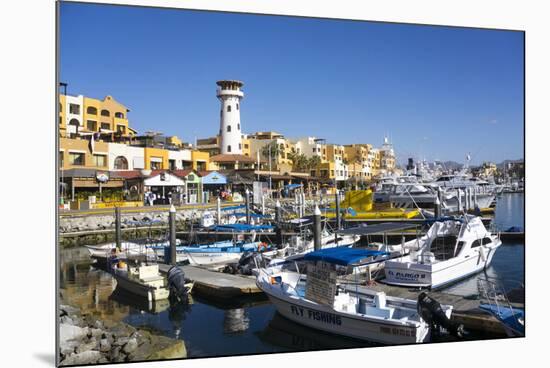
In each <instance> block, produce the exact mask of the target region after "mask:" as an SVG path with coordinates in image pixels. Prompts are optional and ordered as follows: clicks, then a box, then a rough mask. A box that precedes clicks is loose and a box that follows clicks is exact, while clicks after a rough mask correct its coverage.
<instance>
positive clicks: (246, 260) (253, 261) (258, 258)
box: [223, 252, 264, 275]
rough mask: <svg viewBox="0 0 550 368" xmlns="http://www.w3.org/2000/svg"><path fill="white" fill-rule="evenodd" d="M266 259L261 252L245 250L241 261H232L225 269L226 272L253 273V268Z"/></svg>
mask: <svg viewBox="0 0 550 368" xmlns="http://www.w3.org/2000/svg"><path fill="white" fill-rule="evenodd" d="M263 262H264V260H263V257H262V255H261V254H259V253H256V252H245V253H244V254H243V255H242V256H241V258H240V259H239V262H237V263H230V264H228V265H227V266H225V268H224V269H223V272H224V273H230V274H233V275H234V274H241V275H252V270H253V269H254V268H256V267H258V266H261V265H262V264H263Z"/></svg>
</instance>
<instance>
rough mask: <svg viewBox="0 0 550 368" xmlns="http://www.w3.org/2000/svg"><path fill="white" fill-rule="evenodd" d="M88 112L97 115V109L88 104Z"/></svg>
mask: <svg viewBox="0 0 550 368" xmlns="http://www.w3.org/2000/svg"><path fill="white" fill-rule="evenodd" d="M86 112H87V113H88V114H90V115H97V109H96V108H95V107H93V106H88V108H87V109H86Z"/></svg>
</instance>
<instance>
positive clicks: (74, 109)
mask: <svg viewBox="0 0 550 368" xmlns="http://www.w3.org/2000/svg"><path fill="white" fill-rule="evenodd" d="M69 113H70V114H74V115H80V105H77V104H69Z"/></svg>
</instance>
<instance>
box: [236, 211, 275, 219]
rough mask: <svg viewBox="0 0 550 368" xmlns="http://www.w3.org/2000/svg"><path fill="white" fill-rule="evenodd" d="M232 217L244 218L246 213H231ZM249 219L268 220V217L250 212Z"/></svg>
mask: <svg viewBox="0 0 550 368" xmlns="http://www.w3.org/2000/svg"><path fill="white" fill-rule="evenodd" d="M233 215H235V216H242V217H244V216H246V212H233ZM250 217H256V218H268V217H269V216H268V215H262V214H259V213H252V212H250Z"/></svg>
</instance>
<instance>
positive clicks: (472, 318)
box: [159, 264, 524, 337]
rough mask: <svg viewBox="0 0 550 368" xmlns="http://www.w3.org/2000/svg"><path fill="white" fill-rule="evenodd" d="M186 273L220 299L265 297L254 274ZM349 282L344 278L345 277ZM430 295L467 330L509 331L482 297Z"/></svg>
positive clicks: (396, 291) (394, 292) (404, 293)
mask: <svg viewBox="0 0 550 368" xmlns="http://www.w3.org/2000/svg"><path fill="white" fill-rule="evenodd" d="M170 267H172V266H170V265H165V264H160V265H159V268H160V271H161V272H162V273H167V272H168V270H169V269H170ZM178 267H180V268H181V269H182V270H183V272H185V278H186V279H187V280H188V281H190V282H194V286H193V292H194V293H195V292H196V293H197V294H199V295H201V296H204V297H207V298H208V297H209V298H213V299H217V300H222V301H223V300H230V299H233V300H234V299H238V298H243V297H252V296H261V295H263V292H262V291H261V290H260V289H259V288H258V287H257V286H256V280H255V277H254V276H243V275H231V274H227V273H222V272H218V271H215V270H212V269H206V268H201V267H195V266H190V265H186V266H178ZM342 281H343V282H345V281H344V280H342ZM346 288H347V289H348V290H355V289H356V288H357V289H358V290H359V291H361V289H365V288H366V286H364V285H355V284H353V283H349V284H348V285H347V287H346ZM368 288H369V289H371V290H372V289H374V290H377V291H383V292H385V293H386V294H387V295H389V296H395V297H400V298H406V299H413V300H416V299H417V298H418V295H419V294H420V291H419V290H416V289H409V288H403V287H397V286H391V285H386V284H383V283H380V282H379V283H374V284H373V285H371V286H369V287H368ZM428 294H429V295H430V296H431V297H432V298H434V299H435V300H437V301H438V302H439V303H441V304H447V305H452V306H453V313H452V320H453V321H455V322H457V323H461V324H463V325H464V327H465V328H466V329H467V330H470V331H476V332H478V333H482V334H484V335H489V336H494V337H502V336H505V335H506V334H505V331H504V329H503V327H502V325H501V324H500V322H499V321H498V320H497V319H496V318H494V317H493V316H491V315H489V314H488V313H485V312H483V311H482V310H481V309H479V300H478V299H477V298H473V297H467V296H462V295H454V294H449V293H446V292H444V291H428ZM512 305H513V306H514V307H520V308H524V305H523V304H518V303H512Z"/></svg>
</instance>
